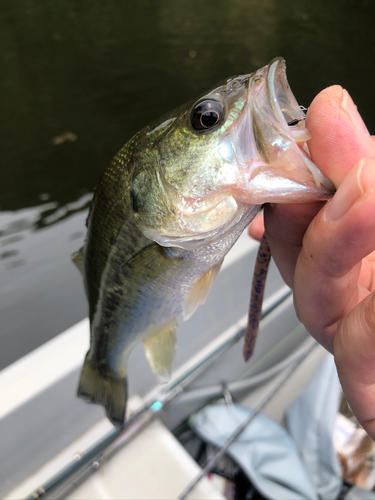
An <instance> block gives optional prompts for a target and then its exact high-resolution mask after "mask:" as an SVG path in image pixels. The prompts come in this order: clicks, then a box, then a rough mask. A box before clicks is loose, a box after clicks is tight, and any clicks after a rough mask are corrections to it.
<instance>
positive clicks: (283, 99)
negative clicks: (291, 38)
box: [266, 57, 305, 136]
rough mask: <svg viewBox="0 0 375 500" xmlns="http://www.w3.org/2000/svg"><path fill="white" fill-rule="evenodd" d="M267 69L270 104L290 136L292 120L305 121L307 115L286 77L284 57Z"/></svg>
mask: <svg viewBox="0 0 375 500" xmlns="http://www.w3.org/2000/svg"><path fill="white" fill-rule="evenodd" d="M266 68H267V79H266V86H267V94H268V99H269V103H270V105H271V107H272V110H273V112H274V114H275V117H276V119H277V121H278V125H279V126H281V127H282V129H283V130H284V132H286V134H287V135H288V136H289V135H290V127H289V126H288V122H290V121H291V120H295V119H297V120H304V119H305V113H304V112H303V111H302V109H301V107H300V106H299V104H298V102H297V99H296V98H295V97H294V94H293V92H292V90H291V88H290V85H289V83H288V79H287V76H286V62H285V59H283V58H282V57H275V58H274V59H272V61H271V62H270V63H269V64H268V66H266Z"/></svg>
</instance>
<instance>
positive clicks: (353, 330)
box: [334, 292, 375, 439]
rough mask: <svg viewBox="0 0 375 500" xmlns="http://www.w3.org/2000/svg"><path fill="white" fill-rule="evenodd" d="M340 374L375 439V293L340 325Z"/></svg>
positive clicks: (356, 410) (350, 399) (336, 341)
mask: <svg viewBox="0 0 375 500" xmlns="http://www.w3.org/2000/svg"><path fill="white" fill-rule="evenodd" d="M334 357H335V362H336V367H337V372H338V375H339V378H340V382H341V385H342V388H343V391H344V393H345V395H346V397H347V400H348V403H349V405H350V407H351V409H352V411H353V413H354V414H355V416H356V417H357V419H358V421H359V422H360V423H361V425H362V426H363V427H364V428H365V430H366V431H367V433H368V434H369V435H370V436H371V437H372V438H373V439H374V438H375V292H373V293H370V294H369V295H368V296H367V297H366V298H365V299H363V300H362V302H360V303H359V304H358V305H357V306H356V307H354V308H353V309H352V310H351V311H350V313H349V314H347V315H346V316H345V317H344V318H343V319H342V320H341V321H340V322H339V324H338V328H337V332H336V335H335V338H334Z"/></svg>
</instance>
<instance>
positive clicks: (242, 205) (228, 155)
mask: <svg viewBox="0 0 375 500" xmlns="http://www.w3.org/2000/svg"><path fill="white" fill-rule="evenodd" d="M303 118H304V113H303V111H302V110H301V109H300V107H299V106H298V104H297V101H296V100H295V98H294V96H293V94H292V92H291V90H290V88H289V85H288V82H287V79H286V73H285V62H284V60H283V59H281V58H277V59H275V60H273V61H271V63H270V64H269V65H267V66H265V67H264V68H262V69H260V70H258V71H257V72H255V73H252V74H247V75H240V76H236V77H232V78H228V79H227V80H225V81H224V82H222V83H221V84H219V85H217V86H216V87H215V88H213V89H212V90H210V91H209V92H207V93H205V94H204V95H202V96H200V97H199V98H198V99H196V100H194V101H191V102H189V103H187V104H185V105H183V106H181V107H179V108H177V109H176V110H174V111H172V112H170V113H168V114H167V115H165V116H163V117H162V118H160V119H159V120H157V121H155V122H154V123H152V124H150V125H149V126H147V127H146V128H144V129H143V130H141V131H140V132H138V133H137V134H136V135H135V136H134V137H133V138H132V139H130V140H129V142H127V143H126V144H125V146H123V148H122V149H121V150H120V151H119V152H118V154H117V155H116V156H115V157H114V159H113V160H112V162H111V164H110V165H109V167H108V168H107V170H106V171H105V172H104V174H103V176H102V178H101V180H100V181H99V184H98V186H97V188H96V190H95V194H94V198H93V201H92V205H91V209H90V213H89V216H88V222H87V226H88V231H87V238H86V242H85V245H84V247H83V248H82V249H81V251H79V252H77V253H76V254H75V255H74V257H73V260H74V261H75V263H76V264H77V266H78V267H79V268H80V269H81V271H82V273H83V276H84V283H85V289H86V293H87V297H88V302H89V318H90V325H91V343H90V349H89V351H88V353H87V355H86V359H85V362H84V366H83V369H82V373H81V379H80V382H79V388H78V395H79V396H80V397H82V398H84V399H85V400H86V401H88V402H90V403H97V404H101V405H103V406H104V408H105V410H106V413H107V416H108V418H109V419H110V420H111V422H112V423H113V424H114V425H116V426H121V425H123V423H124V418H125V409H126V400H127V382H126V363H127V359H128V357H129V354H130V352H131V350H132V348H133V347H134V345H135V344H136V343H137V342H139V341H143V343H144V347H145V352H146V357H147V359H148V361H149V363H150V366H151V368H152V370H153V372H154V373H155V374H156V376H157V378H158V379H159V380H160V381H166V380H168V378H169V376H170V372H171V367H172V362H173V356H174V352H175V347H176V338H175V330H176V327H177V316H178V315H179V314H182V317H183V318H184V319H187V318H189V317H190V316H191V315H192V314H193V313H194V311H195V310H196V309H197V307H198V306H199V305H201V304H203V303H204V301H205V299H206V297H207V294H208V292H209V290H210V288H211V285H212V282H213V280H214V278H215V276H216V274H217V273H218V271H219V269H220V266H221V264H222V262H223V259H224V257H225V255H226V254H227V252H228V251H229V250H230V248H231V247H232V246H233V244H234V243H235V242H236V240H237V238H238V237H239V236H240V234H241V233H242V232H243V230H244V229H245V228H246V227H247V226H248V224H249V223H250V221H251V220H252V219H253V218H254V216H255V215H256V213H257V212H258V210H259V208H260V205H261V204H263V203H266V202H274V203H283V202H288V203H290V202H303V201H312V200H317V199H324V198H326V197H328V196H329V194H330V191H331V188H332V186H331V184H330V182H329V181H328V180H327V179H326V178H325V177H324V176H323V175H322V174H321V172H320V171H319V170H318V168H317V167H316V166H315V165H314V164H313V163H312V161H311V160H310V157H309V155H308V152H307V148H306V146H305V143H306V141H307V140H308V139H309V138H310V135H309V132H308V131H307V129H306V128H304V125H303V121H302V120H303ZM288 124H289V125H288ZM252 331H253V332H254V331H255V330H254V328H253V329H252ZM251 342H252V343H253V342H254V339H252V340H251ZM248 355H249V352H248Z"/></svg>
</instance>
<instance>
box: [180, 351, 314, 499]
mask: <svg viewBox="0 0 375 500" xmlns="http://www.w3.org/2000/svg"><path fill="white" fill-rule="evenodd" d="M317 345H318V343H317V342H314V343H313V344H312V345H311V346H309V347H308V349H306V351H305V352H304V353H303V354H302V355H301V356H300V357H299V358H298V359H297V361H296V362H295V363H293V364H292V365H291V366H290V367H289V369H288V370H287V371H286V372H285V374H284V375H283V376H282V378H281V379H280V381H279V382H278V383H277V384H276V385H275V387H274V388H273V389H271V390H270V392H269V393H268V394H267V395H266V396H265V398H263V400H262V401H260V403H259V404H258V405H257V406H256V407H255V409H254V411H253V412H252V413H251V414H250V415H249V416H248V417H247V418H246V419H245V420H244V421H243V422H242V423H241V424H240V425H239V426H238V427H237V429H236V430H235V431H234V432H233V433H232V435H231V436H230V437H229V438H228V439H227V441H226V442H225V443H224V444H223V446H221V448H220V449H219V450H218V451H217V452H216V453H215V454H214V455H213V456H212V457H211V458H210V459H209V460H208V462H207V464H206V465H205V467H204V468H203V469H202V470H201V472H200V473H199V474H198V475H197V477H196V478H195V479H193V481H191V482H190V483H189V484H188V486H187V487H186V488H185V489H184V490H183V492H182V493H181V494H180V495H179V496H178V497H177V498H178V500H184V499H186V497H187V495H188V494H189V493H191V491H192V490H193V489H194V488H195V486H196V485H197V484H198V483H199V481H200V480H201V479H203V478H204V477H205V476H206V474H208V473H209V472H210V471H211V470H212V468H213V467H214V466H215V465H216V464H217V462H218V461H219V460H220V459H221V458H222V456H223V455H224V454H225V452H226V451H227V449H228V448H229V447H230V446H231V444H233V443H234V442H235V441H236V439H237V438H238V437H239V436H240V435H241V433H242V432H243V431H244V430H245V429H246V428H247V427H248V426H249V425H250V424H251V422H252V421H253V420H254V419H255V417H256V416H257V415H259V413H260V412H261V411H262V410H263V409H264V407H265V406H267V404H268V403H269V402H270V401H271V400H272V399H273V398H274V397H275V396H276V394H277V393H278V392H279V391H280V389H281V388H282V387H283V385H284V384H285V383H286V382H287V380H288V379H289V377H290V376H291V375H292V374H293V373H294V372H295V370H296V369H297V368H298V367H299V366H300V365H301V363H302V362H303V361H304V360H305V359H306V357H307V356H308V355H309V354H310V353H311V352H312V351H313V349H315V347H316V346H317Z"/></svg>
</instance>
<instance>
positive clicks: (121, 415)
mask: <svg viewBox="0 0 375 500" xmlns="http://www.w3.org/2000/svg"><path fill="white" fill-rule="evenodd" d="M127 392H128V390H127V379H126V377H119V376H118V375H117V374H115V373H114V372H113V371H112V370H110V369H108V368H106V369H105V370H103V369H101V367H99V366H97V365H96V364H95V363H94V362H92V361H91V360H89V359H88V356H87V355H86V359H85V362H84V364H83V368H82V372H81V378H80V381H79V385H78V391H77V396H78V397H80V398H82V399H84V400H85V401H86V402H87V403H94V404H99V405H102V406H103V407H104V408H105V412H106V414H107V417H108V418H109V420H110V421H111V422H112V424H113V425H114V426H115V427H122V426H123V425H124V422H125V410H126V402H127Z"/></svg>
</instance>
